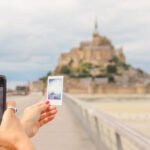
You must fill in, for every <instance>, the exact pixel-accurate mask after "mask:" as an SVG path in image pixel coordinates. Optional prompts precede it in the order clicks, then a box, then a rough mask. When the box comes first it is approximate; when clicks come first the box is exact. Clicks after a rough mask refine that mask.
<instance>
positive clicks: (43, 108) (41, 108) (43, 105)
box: [38, 101, 49, 113]
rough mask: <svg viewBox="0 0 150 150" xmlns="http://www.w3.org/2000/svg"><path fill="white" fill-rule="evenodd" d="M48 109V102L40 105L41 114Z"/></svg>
mask: <svg viewBox="0 0 150 150" xmlns="http://www.w3.org/2000/svg"><path fill="white" fill-rule="evenodd" d="M48 107H49V103H48V102H47V101H46V102H45V103H42V104H41V105H39V108H38V109H39V111H40V113H41V112H42V111H45V110H46V109H48Z"/></svg>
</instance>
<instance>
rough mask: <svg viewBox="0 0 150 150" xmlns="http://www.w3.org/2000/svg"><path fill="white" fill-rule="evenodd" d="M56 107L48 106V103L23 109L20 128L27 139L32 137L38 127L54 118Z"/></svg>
mask: <svg viewBox="0 0 150 150" xmlns="http://www.w3.org/2000/svg"><path fill="white" fill-rule="evenodd" d="M56 113H57V110H56V107H52V106H50V105H49V101H46V102H40V103H37V104H35V105H33V106H29V107H28V108H26V109H25V111H24V114H23V117H22V119H21V123H22V126H23V128H24V130H25V132H26V134H27V135H28V136H29V137H33V136H34V135H35V134H36V133H37V132H38V130H39V128H40V127H42V126H43V125H45V124H46V123H48V122H50V121H51V120H53V119H54V118H55V115H56Z"/></svg>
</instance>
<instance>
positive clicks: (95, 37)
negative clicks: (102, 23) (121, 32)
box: [92, 19, 101, 46]
mask: <svg viewBox="0 0 150 150" xmlns="http://www.w3.org/2000/svg"><path fill="white" fill-rule="evenodd" d="M100 43H101V37H100V35H99V33H98V22H97V19H96V20H95V23H94V33H93V40H92V45H93V46H99V45H100Z"/></svg>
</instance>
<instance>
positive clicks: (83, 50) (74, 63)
mask: <svg viewBox="0 0 150 150" xmlns="http://www.w3.org/2000/svg"><path fill="white" fill-rule="evenodd" d="M55 74H63V75H64V76H65V91H66V92H70V93H149V92H150V76H149V74H147V73H145V72H144V71H142V70H141V69H136V68H134V67H132V66H131V65H129V64H127V63H126V58H125V55H124V53H123V50H122V49H121V48H115V47H114V45H113V44H112V43H111V41H110V40H109V39H108V38H107V37H105V36H101V35H100V34H99V33H98V25H97V23H95V31H94V33H93V36H92V40H91V41H89V42H81V43H80V46H79V47H77V48H72V49H71V50H70V51H69V52H67V53H63V54H61V55H60V58H59V61H58V64H57V66H56V69H55Z"/></svg>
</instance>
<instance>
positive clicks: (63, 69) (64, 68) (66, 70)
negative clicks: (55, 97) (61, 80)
mask: <svg viewBox="0 0 150 150" xmlns="http://www.w3.org/2000/svg"><path fill="white" fill-rule="evenodd" d="M60 73H62V74H66V75H70V73H71V69H70V67H69V66H67V65H64V66H62V67H61V69H60Z"/></svg>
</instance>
